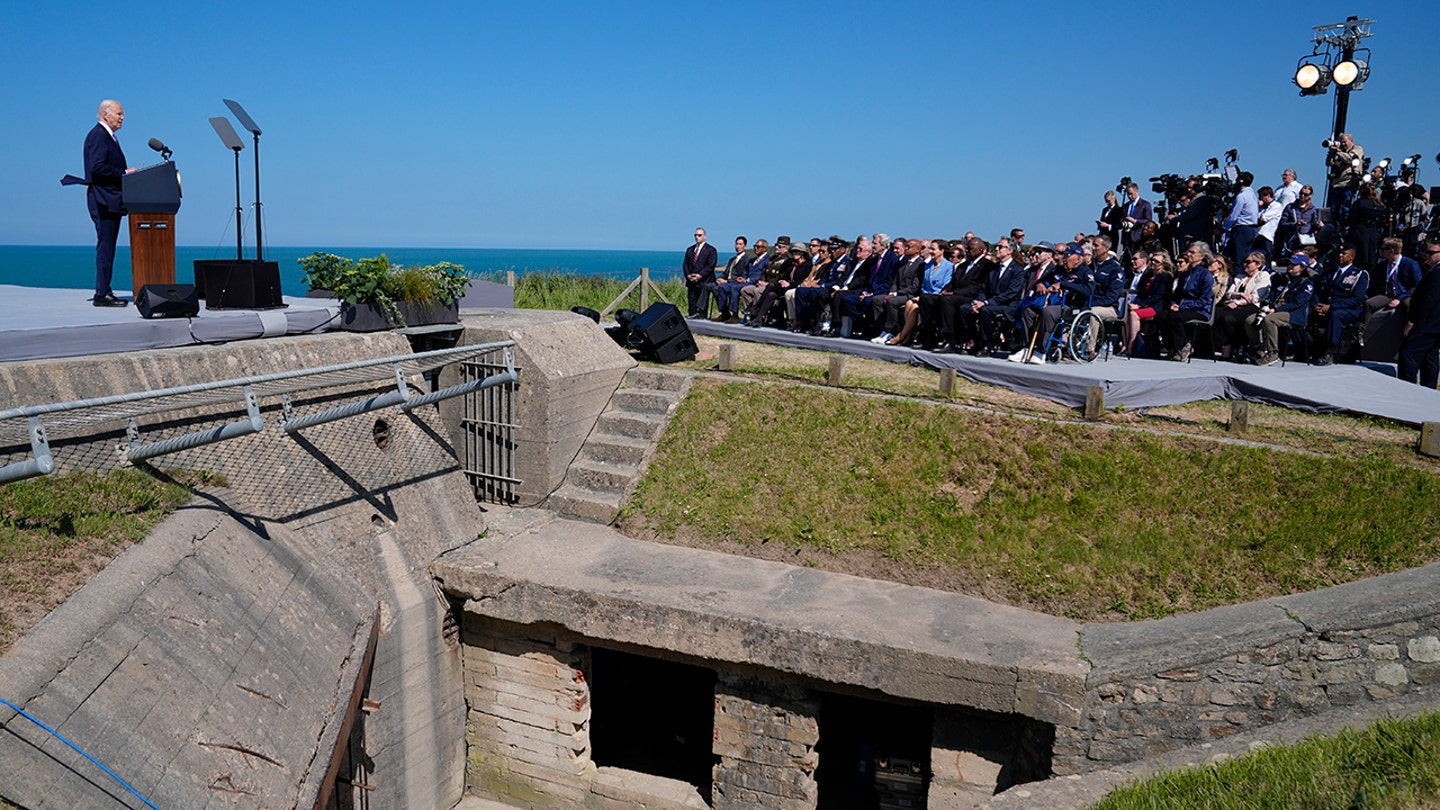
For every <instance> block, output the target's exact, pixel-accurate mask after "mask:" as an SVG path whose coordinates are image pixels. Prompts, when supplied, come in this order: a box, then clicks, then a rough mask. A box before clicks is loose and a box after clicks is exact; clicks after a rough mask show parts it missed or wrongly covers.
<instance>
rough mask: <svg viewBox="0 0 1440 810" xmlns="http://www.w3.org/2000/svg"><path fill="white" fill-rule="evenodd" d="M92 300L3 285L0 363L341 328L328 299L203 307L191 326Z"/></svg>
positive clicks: (83, 294)
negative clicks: (261, 305)
mask: <svg viewBox="0 0 1440 810" xmlns="http://www.w3.org/2000/svg"><path fill="white" fill-rule="evenodd" d="M91 295H93V293H91V292H90V291H88V290H55V289H43V288H38V287H17V286H14V285H9V284H0V301H4V302H5V307H4V315H3V316H0V362H6V361H14V360H38V359H41V358H49V357H76V356H80V355H88V354H109V353H113V352H133V351H140V350H143V349H167V348H172V347H175V346H188V345H190V344H193V343H223V342H227V341H231V340H249V339H252V338H264V337H278V336H281V335H296V334H302V333H315V332H323V331H326V330H328V329H333V328H335V327H336V326H337V325H338V324H339V321H340V317H339V316H340V305H339V303H338V302H336V301H332V300H330V299H325V298H290V297H286V298H285V299H284V301H285V303H286V304H289V306H288V307H286V308H284V309H266V310H249V309H247V310H235V309H232V310H209V309H205V307H204V304H203V303H202V304H201V307H200V313H199V314H198V315H196V316H195V317H194V318H152V319H149V320H146V319H145V318H142V317H140V312H139V311H138V310H137V309H136V308H135V305H134V303H131V304H130V306H127V307H97V306H93V305H92V304H91V303H90V296H91Z"/></svg>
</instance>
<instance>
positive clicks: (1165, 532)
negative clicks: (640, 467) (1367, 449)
mask: <svg viewBox="0 0 1440 810" xmlns="http://www.w3.org/2000/svg"><path fill="white" fill-rule="evenodd" d="M1437 500H1440V477H1437V476H1435V475H1433V474H1431V473H1429V472H1427V471H1425V470H1422V469H1417V468H1414V467H1411V466H1408V465H1404V464H1400V463H1396V462H1394V461H1391V460H1388V459H1386V458H1383V457H1365V456H1362V457H1354V458H1348V457H1347V458H1329V459H1317V458H1315V457H1313V456H1305V455H1300V454H1295V453H1289V452H1282V451H1277V450H1267V449H1259V448H1250V447H1238V446H1226V445H1217V444H1215V443H1213V442H1206V441H1201V440H1196V439H1191V438H1187V437H1184V436H1161V435H1155V434H1150V433H1143V432H1131V431H1124V430H1105V429H1098V428H1095V427H1091V426H1086V425H1076V424H1055V423H1052V422H1048V421H1043V420H1029V419H1016V418H1011V417H1004V416H990V415H985V414H976V413H966V412H961V411H957V410H955V409H950V408H944V407H939V406H936V405H933V404H929V403H923V402H915V401H906V400H897V399H886V398H877V397H862V396H856V395H853V394H845V393H842V392H835V391H827V390H824V389H818V388H813V387H805V386H791V385H762V384H755V383H745V382H720V381H714V380H701V381H697V384H696V385H695V386H694V388H693V389H692V391H691V393H690V395H689V397H688V398H687V399H686V401H685V403H684V404H683V405H682V406H681V408H680V410H679V411H678V412H677V414H676V417H675V421H674V422H673V423H672V424H671V426H670V428H669V429H668V430H667V432H666V435H665V438H664V439H663V441H662V442H661V445H660V448H659V451H658V453H657V456H656V458H655V461H654V463H653V465H652V467H651V469H650V472H649V474H648V475H647V476H646V478H645V480H644V481H643V482H642V483H641V486H640V488H639V490H638V491H637V493H636V495H635V498H634V499H633V501H632V502H631V504H630V506H629V507H628V508H627V509H626V510H625V513H624V514H623V515H622V516H621V527H622V528H623V529H625V530H627V531H629V532H631V533H633V534H636V535H638V536H649V537H655V538H657V539H675V538H684V539H685V540H686V541H687V542H694V543H696V544H700V545H725V544H729V545H731V546H735V547H738V548H739V549H740V550H741V551H742V553H745V552H744V550H745V549H746V548H751V549H754V548H756V547H758V546H760V545H762V544H774V543H778V544H781V545H782V546H784V547H786V548H790V549H796V550H801V549H811V550H815V551H818V552H821V556H820V558H819V559H820V560H821V561H820V562H819V563H817V564H820V565H824V566H825V567H830V566H829V565H828V564H827V563H826V561H825V559H824V558H825V557H830V558H834V559H842V560H843V558H844V557H845V556H846V555H853V554H861V555H865V554H869V555H871V556H878V557H880V558H884V559H885V560H887V561H889V562H890V563H893V564H894V569H895V570H898V571H899V572H900V574H899V576H898V578H900V579H901V580H902V581H907V575H906V574H905V573H904V572H905V571H906V570H910V571H915V572H929V573H927V574H926V575H924V576H921V577H919V578H918V579H917V580H916V581H920V582H923V583H924V584H929V585H939V586H941V587H951V588H952V589H955V590H962V591H967V592H968V591H974V590H976V587H977V586H976V583H983V587H981V588H980V592H981V593H982V594H983V595H986V596H989V597H992V598H1001V599H1004V600H1006V601H1010V602H1013V603H1016V604H1021V605H1024V606H1027V607H1031V608H1034V609H1037V610H1043V611H1046V612H1051V613H1055V614H1060V615H1067V616H1072V617H1075V618H1079V619H1086V620H1096V619H1116V618H1150V617H1158V616H1165V615H1169V614H1173V613H1177V612H1186V611H1194V610H1203V609H1206V608H1210V607H1215V606H1217V605H1223V604H1229V603H1235V602H1244V601H1250V600H1253V599H1259V598H1263V597H1267V596H1274V595H1280V594H1286V593H1293V592H1296V591H1305V590H1311V589H1314V588H1318V587H1322V586H1325V585H1330V584H1334V583H1338V582H1345V581H1349V580H1353V579H1357V578H1360V577H1364V576H1370V575H1374V574H1380V573H1386V572H1390V571H1396V570H1400V569H1404V568H1408V567H1413V566H1416V565H1419V564H1422V563H1424V562H1426V561H1429V560H1433V559H1436V558H1437V556H1440V553H1437V552H1440V514H1437V512H1436V510H1434V509H1432V508H1429V506H1428V505H1433V504H1435V503H1436V502H1437ZM811 559H816V558H815V557H811ZM840 567H841V568H842V570H843V567H844V566H843V562H842V564H841V565H840ZM936 571H939V572H942V574H941V576H940V577H939V581H938V582H937V577H936V575H935V572H936ZM944 572H950V573H952V574H953V576H952V577H950V584H948V585H947V582H946V581H945V580H946V578H945V576H944Z"/></svg>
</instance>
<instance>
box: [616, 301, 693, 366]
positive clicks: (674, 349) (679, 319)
mask: <svg viewBox="0 0 1440 810" xmlns="http://www.w3.org/2000/svg"><path fill="white" fill-rule="evenodd" d="M630 340H631V343H632V344H633V345H635V346H637V347H638V348H639V349H640V352H641V354H643V355H645V356H647V357H652V358H654V359H655V360H658V361H660V362H661V363H678V362H680V361H681V360H688V359H690V358H692V357H694V356H695V352H696V351H697V349H696V346H695V338H694V337H693V336H692V335H691V334H690V327H689V326H688V325H686V323H685V318H684V316H683V315H681V314H680V310H679V309H676V307H675V305H674V304H651V305H650V308H649V309H646V310H645V311H644V312H642V313H640V316H639V317H637V318H635V319H634V320H632V321H631V322H630Z"/></svg>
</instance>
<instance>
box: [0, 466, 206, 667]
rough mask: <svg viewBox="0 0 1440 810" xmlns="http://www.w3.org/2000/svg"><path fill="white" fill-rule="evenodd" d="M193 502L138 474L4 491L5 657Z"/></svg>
mask: <svg viewBox="0 0 1440 810" xmlns="http://www.w3.org/2000/svg"><path fill="white" fill-rule="evenodd" d="M189 498H190V490H189V489H188V488H187V487H186V486H184V485H182V484H179V483H173V482H167V481H161V480H158V479H156V478H153V477H151V476H148V475H146V474H144V473H142V472H139V471H138V470H120V471H117V472H112V473H108V474H104V475H100V474H96V473H89V472H78V473H71V474H68V475H60V476H53V477H48V478H36V479H31V480H29V481H21V482H19V483H15V484H7V485H5V486H3V487H0V653H4V652H5V651H6V650H8V649H9V648H10V645H11V644H13V643H14V642H15V640H16V639H18V638H19V637H20V636H22V635H24V634H25V632H27V631H28V630H29V629H30V628H31V627H33V626H34V624H35V623H36V622H38V621H39V620H40V619H41V618H43V617H44V616H45V614H47V613H49V612H50V611H51V610H53V609H54V608H55V606H56V605H59V604H60V603H61V602H63V601H65V599H66V598H68V597H69V596H70V594H72V593H74V592H75V591H76V590H79V588H80V587H81V586H83V585H84V584H85V583H86V582H87V581H89V579H90V577H91V576H93V575H94V574H95V573H96V572H97V571H99V570H100V569H102V568H104V567H105V566H106V565H107V564H108V563H109V562H110V560H112V559H114V558H115V556H116V555H118V554H119V553H120V552H121V551H124V550H125V549H126V548H128V547H129V546H131V545H132V544H134V543H136V542H138V541H140V540H143V539H144V538H145V536H146V535H147V534H148V533H149V532H150V530H151V529H152V528H153V527H154V526H155V524H157V523H159V522H160V521H161V520H163V519H164V518H165V516H166V515H168V514H170V513H171V512H173V511H174V510H175V509H177V508H178V507H180V505H182V504H184V503H185V502H186V501H187V500H188V499H189Z"/></svg>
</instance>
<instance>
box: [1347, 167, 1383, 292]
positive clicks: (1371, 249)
mask: <svg viewBox="0 0 1440 810" xmlns="http://www.w3.org/2000/svg"><path fill="white" fill-rule="evenodd" d="M1387 216H1388V214H1386V212H1385V206H1383V205H1381V204H1380V201H1379V200H1377V199H1376V198H1375V186H1374V185H1373V184H1371V183H1361V184H1360V194H1359V196H1358V197H1357V198H1356V199H1355V204H1354V205H1352V206H1350V221H1349V222H1347V223H1346V225H1347V226H1348V227H1349V234H1350V241H1351V242H1353V243H1354V244H1355V264H1356V265H1357V266H1359V267H1361V268H1363V269H1365V270H1367V271H1368V270H1373V269H1375V259H1376V257H1377V256H1378V255H1379V254H1380V231H1381V230H1383V229H1384V227H1385V219H1386V217H1387Z"/></svg>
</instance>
